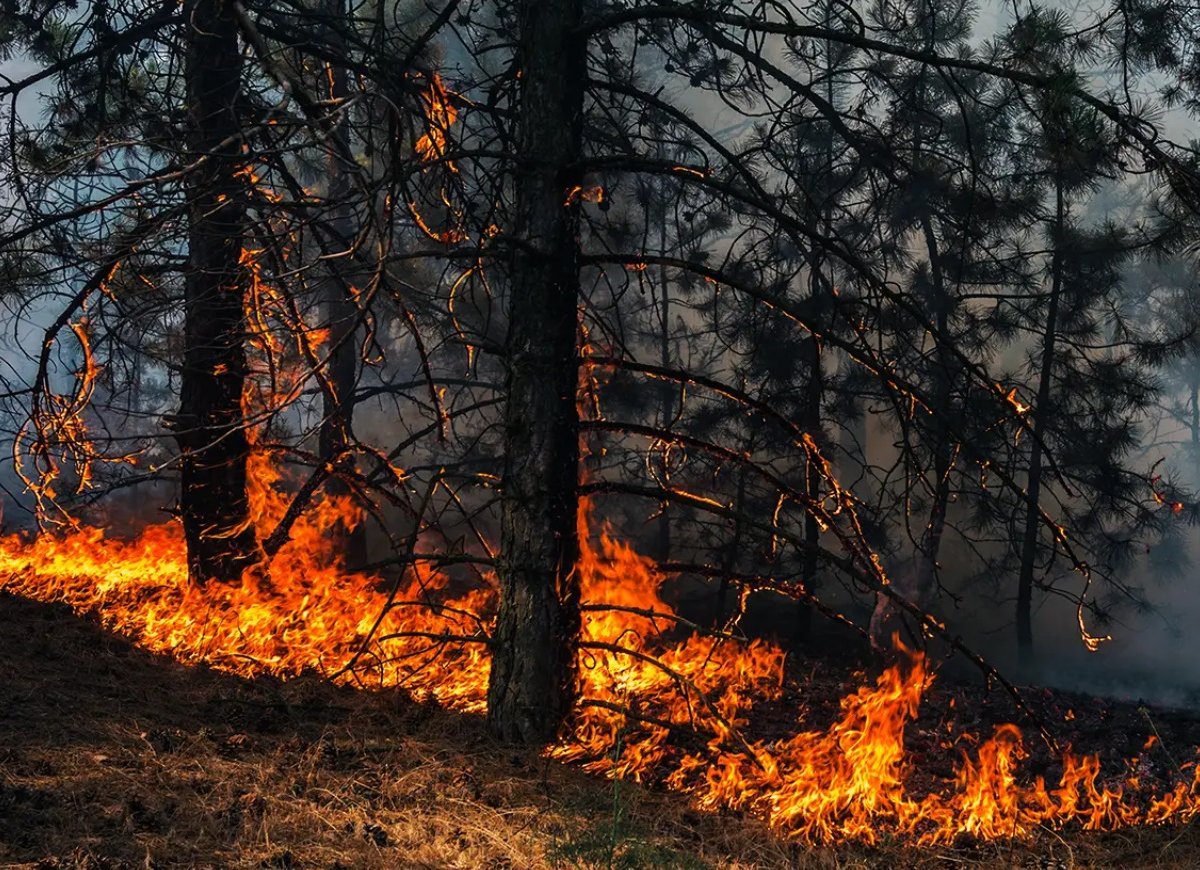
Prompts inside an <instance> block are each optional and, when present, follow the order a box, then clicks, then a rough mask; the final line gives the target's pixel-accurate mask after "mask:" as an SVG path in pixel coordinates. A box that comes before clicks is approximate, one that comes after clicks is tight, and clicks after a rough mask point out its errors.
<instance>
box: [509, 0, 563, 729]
mask: <svg viewBox="0 0 1200 870" xmlns="http://www.w3.org/2000/svg"><path fill="white" fill-rule="evenodd" d="M518 8H519V10H520V17H519V25H520V36H519V37H518V48H517V52H518V54H517V60H518V69H519V71H520V76H521V78H520V89H521V90H520V106H519V113H520V114H519V129H518V135H517V148H518V152H519V153H518V155H517V156H518V160H517V165H516V169H515V179H514V180H515V197H516V203H515V215H514V226H513V230H512V234H513V240H514V241H513V245H512V255H511V264H512V266H511V280H510V284H509V287H510V290H509V292H510V294H511V302H510V308H509V325H508V336H507V341H506V346H505V351H506V363H507V368H508V371H507V378H506V380H507V391H508V401H507V407H506V410H505V416H504V442H505V443H504V446H505V459H504V480H503V489H502V512H501V532H500V538H501V551H500V558H499V563H498V565H497V574H498V576H499V580H500V608H499V613H498V615H497V620H496V630H495V635H494V637H493V645H492V670H491V678H490V682H489V685H488V724H489V727H490V728H491V730H492V732H493V733H494V734H496V735H497V736H498V737H500V738H501V739H504V740H510V741H518V742H524V743H542V742H546V741H549V740H551V739H553V738H554V736H555V734H556V733H557V731H558V728H559V726H560V725H561V724H562V721H563V719H564V718H565V717H566V715H567V714H568V713H569V712H570V709H571V706H572V704H573V702H574V698H575V690H576V667H577V666H576V645H577V640H578V634H579V625H580V616H579V589H578V579H577V577H576V575H575V563H576V561H577V559H578V555H579V539H578V533H577V529H576V518H577V514H578V479H577V478H578V464H579V419H578V410H577V407H576V392H577V389H578V383H577V382H578V369H579V362H578V348H577V341H578V339H577V331H578V301H579V272H578V241H577V238H576V233H577V227H578V205H570V206H569V205H567V204H566V200H567V199H569V197H568V191H569V190H570V187H571V184H572V183H573V181H574V179H573V177H572V173H573V171H574V170H573V166H574V164H575V163H576V162H577V160H578V158H579V154H580V141H581V137H582V116H583V83H584V69H585V67H584V46H583V45H582V44H581V42H580V37H579V36H578V35H577V34H576V32H575V31H576V28H577V27H578V25H579V21H580V18H581V12H582V3H581V0H523V2H521V3H520V4H519V7H518Z"/></svg>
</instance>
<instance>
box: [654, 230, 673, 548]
mask: <svg viewBox="0 0 1200 870" xmlns="http://www.w3.org/2000/svg"><path fill="white" fill-rule="evenodd" d="M658 250H659V251H660V252H661V253H663V254H664V255H665V254H666V251H667V221H666V215H664V216H663V221H662V223H661V224H660V225H659V231H658ZM658 283H659V293H660V298H659V304H660V305H661V306H662V308H661V310H662V332H661V334H660V335H659V347H658V351H659V361H660V363H661V364H662V367H663V368H664V369H669V368H670V367H671V285H670V280H669V278H668V276H667V267H666V265H665V264H664V265H660V266H659V269H658ZM660 389H661V393H660V395H659V401H660V405H661V409H662V423H661V424H660V425H661V427H662V430H663V431H664V432H669V431H670V430H671V427H672V426H674V425H675V390H676V389H677V388H676V386H675V384H673V383H671V382H670V381H663V382H662V384H661V386H660ZM669 473H670V470H669V469H667V468H665V467H664V469H663V474H664V475H665V474H669ZM668 510H669V507H668V504H667V502H665V501H664V502H663V503H662V505H661V506H660V507H659V514H658V558H659V560H660V561H662V562H667V561H669V560H670V558H671V516H670V514H669V513H668V512H667V511H668Z"/></svg>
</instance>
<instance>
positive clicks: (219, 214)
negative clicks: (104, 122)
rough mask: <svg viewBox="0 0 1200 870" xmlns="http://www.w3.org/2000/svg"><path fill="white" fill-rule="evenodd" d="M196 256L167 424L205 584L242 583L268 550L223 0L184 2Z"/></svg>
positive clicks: (232, 41) (188, 532)
mask: <svg viewBox="0 0 1200 870" xmlns="http://www.w3.org/2000/svg"><path fill="white" fill-rule="evenodd" d="M183 19H184V24H183V31H184V40H185V42H186V44H187V60H186V66H185V76H186V80H187V98H188V138H187V149H188V158H189V160H190V161H197V160H201V159H202V160H203V162H202V163H200V165H199V166H198V167H197V168H196V169H195V170H194V171H193V172H192V173H191V174H190V175H189V177H188V182H187V188H186V193H187V198H188V245H189V262H188V270H187V276H186V278H185V282H184V351H183V368H182V372H181V384H180V402H179V413H178V414H176V415H175V416H174V417H172V418H169V419H168V420H166V421H165V422H166V423H167V424H168V425H169V426H170V427H171V428H172V429H173V430H174V431H175V437H176V440H177V441H178V442H179V447H180V450H181V452H182V454H183V456H182V461H181V464H180V480H181V489H180V513H181V514H182V518H183V530H184V535H185V537H186V539H187V550H188V574H189V576H190V577H191V579H192V580H193V581H194V582H200V583H202V582H205V581H208V580H218V581H223V582H236V581H237V580H238V579H239V578H240V577H241V574H242V570H243V569H244V568H245V567H246V566H247V565H249V564H251V563H252V562H254V561H255V560H256V558H257V552H258V547H257V542H256V540H255V533H254V527H253V526H252V525H251V523H250V517H249V503H248V499H247V495H246V457H247V453H248V452H249V445H248V442H247V438H246V432H245V429H244V425H243V424H244V420H243V417H242V387H243V384H244V382H245V379H246V353H245V347H244V341H245V332H246V330H245V315H244V312H243V301H244V296H245V293H246V286H247V276H246V272H245V269H244V267H243V266H242V264H241V255H242V237H243V233H244V230H245V220H246V192H245V185H244V184H242V182H241V179H239V178H238V174H237V173H238V170H239V169H240V167H241V164H242V161H243V157H242V138H241V135H240V133H239V131H240V129H241V125H240V123H239V121H238V114H237V108H236V103H237V101H238V99H239V96H238V92H239V89H240V85H241V73H242V54H241V49H240V48H239V46H238V37H237V25H236V23H235V21H234V19H233V17H232V16H231V15H230V14H229V11H228V9H227V4H225V3H224V2H222V0H189V2H187V3H186V4H185V6H184V16H183Z"/></svg>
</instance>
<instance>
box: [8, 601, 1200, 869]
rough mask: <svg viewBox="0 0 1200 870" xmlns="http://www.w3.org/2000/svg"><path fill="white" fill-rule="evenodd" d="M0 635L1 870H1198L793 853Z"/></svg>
mask: <svg viewBox="0 0 1200 870" xmlns="http://www.w3.org/2000/svg"><path fill="white" fill-rule="evenodd" d="M0 626H2V628H0V867H10V868H16V867H21V868H45V870H49V868H77V870H85V868H88V870H101V868H126V867H128V868H160V867H195V868H200V867H212V868H225V867H230V868H232V867H246V868H282V870H287V868H325V870H334V868H410V867H411V868H423V867H427V868H472V870H474V868H543V867H564V868H569V867H577V868H600V867H603V868H616V867H627V868H641V867H661V868H691V867H725V868H745V870H749V868H769V867H795V868H814V870H815V868H828V870H834V868H847V870H849V868H933V867H947V868H952V867H962V866H970V867H1056V866H1061V867H1069V868H1081V870H1082V868H1105V867H1122V868H1151V867H1158V868H1185V867H1186V868H1195V867H1200V829H1197V827H1196V826H1193V827H1192V828H1190V829H1184V830H1179V829H1175V830H1148V831H1147V830H1143V831H1131V832H1125V833H1120V834H1107V835H1094V836H1085V835H1082V834H1075V835H1073V836H1071V837H1070V838H1068V839H1062V838H1060V837H1058V836H1057V835H1054V834H1050V833H1047V834H1046V835H1045V836H1044V837H1043V838H1042V839H1040V840H1039V841H1037V842H1034V843H1012V844H992V845H988V846H985V847H980V848H976V849H966V848H964V849H961V850H937V851H921V850H914V849H908V848H904V847H901V846H899V845H893V846H886V845H885V846H881V847H878V848H873V849H867V848H863V847H844V848H839V849H800V848H798V847H796V846H793V845H789V844H785V843H782V842H780V841H779V840H777V839H776V838H774V837H773V836H771V835H770V834H769V832H767V831H765V830H764V829H763V828H762V826H761V825H759V824H758V823H756V822H755V821H754V820H751V819H745V818H742V817H739V816H716V815H709V814H704V813H698V812H695V811H693V810H691V809H689V807H688V805H687V801H686V799H685V798H683V797H680V796H678V795H670V794H663V793H659V792H656V791H653V790H647V789H643V788H640V787H637V786H634V785H631V784H613V783H608V782H603V781H599V780H596V779H592V778H590V777H587V776H586V775H584V774H582V773H581V772H580V771H578V770H574V769H571V768H567V767H564V766H562V765H558V764H553V763H549V762H547V761H545V760H543V759H541V758H539V757H537V756H536V755H531V754H526V753H516V752H513V751H512V750H508V749H505V748H503V747H501V746H498V745H497V744H495V743H493V742H492V741H490V740H489V739H488V738H487V737H486V735H485V734H484V732H483V729H482V727H481V723H480V722H478V721H477V720H474V719H470V718H466V717H462V716H454V715H450V714H447V713H444V712H442V711H439V710H436V709H433V708H431V707H427V706H422V705H416V704H413V703H411V702H409V701H407V700H406V699H404V698H403V697H402V696H400V695H398V694H388V695H379V694H365V693H359V692H354V691H351V690H347V689H339V688H336V687H333V686H330V685H328V684H326V683H324V682H322V681H321V680H319V679H317V678H315V677H314V678H312V679H303V680H297V681H293V682H289V683H280V682H275V681H270V680H256V681H246V680H240V679H237V678H234V677H230V676H227V675H223V674H218V673H214V672H209V671H204V670H199V669H189V668H184V667H181V666H179V665H177V664H175V663H173V662H171V661H169V660H167V659H164V658H161V657H155V656H151V655H149V654H147V653H144V652H142V651H140V650H137V649H134V648H132V647H131V646H130V645H129V644H128V643H126V642H125V641H123V640H121V639H119V638H115V637H113V636H111V635H109V634H107V633H106V632H103V631H102V630H100V629H99V628H98V627H97V626H96V625H95V624H94V623H92V622H90V621H88V620H84V619H80V618H77V617H75V616H73V615H71V614H70V613H69V612H67V611H66V610H65V609H64V608H61V607H57V606H48V605H42V604H35V603H32V602H28V601H24V600H21V599H16V598H13V597H11V596H7V595H0ZM1054 862H1059V863H1054Z"/></svg>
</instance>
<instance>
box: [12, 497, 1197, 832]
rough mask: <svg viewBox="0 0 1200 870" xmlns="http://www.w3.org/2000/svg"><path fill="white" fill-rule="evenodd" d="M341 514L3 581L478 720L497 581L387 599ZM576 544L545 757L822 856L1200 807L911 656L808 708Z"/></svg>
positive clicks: (754, 645) (1141, 769)
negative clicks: (556, 724) (363, 569)
mask: <svg viewBox="0 0 1200 870" xmlns="http://www.w3.org/2000/svg"><path fill="white" fill-rule="evenodd" d="M270 489H271V488H270V487H268V490H270ZM268 501H269V499H268ZM260 507H262V506H260ZM262 509H264V510H267V511H268V512H270V511H271V506H270V505H269V504H268V505H266V507H262ZM346 510H347V509H346V508H345V506H339V505H338V504H336V503H332V504H325V505H322V506H318V508H317V509H316V510H315V511H314V512H313V513H312V514H311V515H310V516H308V517H306V518H303V519H302V520H301V521H300V522H299V523H298V524H297V525H296V526H295V528H294V529H293V535H292V540H291V542H290V543H288V544H287V545H285V546H284V547H283V548H282V549H281V550H280V551H279V553H278V555H277V556H276V558H275V560H274V561H273V563H272V565H271V568H270V571H269V573H262V572H260V573H254V572H248V574H247V576H246V578H245V579H244V580H243V582H242V584H241V585H240V586H237V587H230V586H222V585H219V584H209V585H207V586H204V587H196V586H192V585H189V584H188V582H187V571H186V563H185V559H184V548H183V541H182V536H181V535H180V533H179V531H178V528H177V527H176V526H175V525H174V524H171V523H168V524H165V525H161V526H157V527H154V528H150V529H147V530H146V531H145V532H144V533H143V534H142V535H141V536H140V537H139V538H137V539H136V540H132V541H116V540H109V539H107V538H106V537H105V536H104V534H103V532H102V531H100V530H97V529H88V528H80V529H77V530H76V531H74V532H72V533H70V534H65V535H57V536H50V535H48V536H43V537H39V538H37V539H34V540H19V539H17V538H12V537H10V538H7V539H3V541H2V542H0V578H3V579H2V580H0V587H2V588H4V589H7V590H8V591H10V592H13V593H16V594H19V595H22V596H26V597H29V598H34V599H38V600H53V601H63V602H66V603H67V604H68V605H70V606H71V607H72V608H73V609H74V610H76V611H77V612H81V613H94V614H96V615H98V617H99V618H100V620H101V621H102V623H103V624H104V625H105V626H106V627H108V628H110V629H112V630H114V631H116V632H119V633H121V634H123V635H126V636H128V637H130V638H132V639H134V640H135V641H136V642H137V643H139V644H140V645H142V646H144V647H146V648H148V649H151V650H155V651H160V652H169V653H171V654H172V655H173V656H175V657H176V658H178V659H179V660H181V661H184V662H190V663H198V662H205V663H208V664H209V665H211V666H213V667H216V668H218V669H220V670H224V671H228V672H232V673H235V674H239V675H242V676H248V677H252V676H257V675H272V676H277V677H292V676H296V675H300V674H303V673H306V672H318V673H320V674H322V675H324V676H326V677H331V678H333V679H334V680H335V681H337V682H341V683H347V684H353V685H356V686H360V687H366V688H383V687H401V688H403V689H405V690H407V691H408V692H409V693H410V694H412V695H413V696H415V697H416V698H418V699H428V700H432V701H436V702H437V703H438V704H440V705H442V706H444V707H447V708H449V709H452V710H458V711H464V712H478V711H480V710H482V709H483V706H484V701H485V692H486V686H487V677H488V659H487V655H486V642H485V641H486V636H487V631H488V629H489V626H490V618H491V616H490V615H491V613H492V611H493V605H494V591H493V589H492V588H491V587H490V586H487V585H485V586H483V587H481V588H478V589H475V590H473V591H470V592H468V593H466V594H459V593H451V591H450V586H451V584H449V582H448V580H447V577H446V575H445V574H443V573H440V572H438V571H436V570H434V569H433V568H431V567H429V566H428V565H424V564H420V563H418V564H416V565H414V566H413V567H412V568H411V569H410V570H409V571H408V573H407V574H406V576H405V579H404V580H403V581H402V582H401V583H399V584H398V585H397V587H396V588H394V589H393V590H392V591H391V593H390V594H389V592H388V591H387V590H386V589H385V584H384V583H383V581H382V579H381V578H380V577H375V576H370V575H363V574H348V573H344V572H341V571H339V570H338V568H337V567H336V565H333V564H332V563H331V560H329V559H328V558H327V557H326V556H325V553H324V549H323V547H322V546H321V540H322V537H321V530H322V529H325V528H328V527H329V524H330V523H331V522H335V521H348V519H349V518H348V517H347V516H346ZM586 517H587V512H586V511H584V512H583V519H582V520H581V522H582V523H584V524H585V525H586V522H587V519H586ZM583 531H584V536H583V537H584V542H585V543H584V546H583V548H582V559H581V564H580V571H581V578H580V579H581V585H582V590H583V597H584V626H583V634H582V644H581V647H582V648H581V651H580V674H581V678H582V683H583V686H582V689H583V691H582V700H581V701H580V704H579V707H578V709H577V711H576V713H575V716H574V717H573V720H572V722H571V726H570V730H569V733H567V734H566V735H565V736H564V738H563V739H562V740H561V741H560V742H559V743H558V744H557V745H555V746H553V747H551V749H550V750H549V755H550V756H552V757H554V758H557V759H561V760H565V761H570V762H574V763H577V764H580V765H582V766H583V767H584V768H585V769H586V770H588V771H590V772H593V773H598V774H602V775H605V776H610V777H620V778H625V779H633V780H637V781H641V782H648V783H652V784H655V785H664V786H666V787H669V788H671V789H675V790H679V791H683V792H686V793H688V794H690V795H691V796H692V798H693V800H694V801H695V803H696V804H697V805H698V806H699V807H701V808H704V809H708V810H724V809H733V810H738V811H745V812H748V813H751V814H754V815H756V816H759V817H761V818H764V819H765V820H766V821H767V822H768V823H769V824H770V826H771V827H772V828H774V829H775V830H777V831H778V832H779V833H781V834H783V835H784V836H787V837H789V838H795V839H797V840H800V841H803V842H810V843H832V842H842V841H847V840H853V841H860V842H866V843H874V842H878V841H880V839H881V838H900V839H903V840H907V841H913V842H917V843H922V844H927V845H928V844H948V843H951V842H954V841H957V840H960V839H962V838H968V839H976V840H996V839H1010V838H1014V837H1027V836H1030V835H1031V834H1033V833H1034V832H1035V831H1036V830H1037V829H1038V828H1039V827H1049V828H1062V827H1066V826H1081V827H1084V828H1088V829H1115V828H1122V827H1127V826H1132V825H1158V824H1164V823H1177V822H1186V821H1189V820H1191V819H1192V818H1194V817H1195V816H1196V815H1197V814H1198V813H1200V774H1198V773H1197V772H1196V771H1197V768H1196V765H1195V764H1194V757H1193V750H1192V749H1191V748H1190V747H1187V748H1185V746H1181V745H1173V746H1171V747H1170V751H1169V752H1168V751H1167V750H1166V748H1164V746H1162V745H1161V743H1159V742H1158V741H1159V739H1160V738H1158V737H1157V736H1156V735H1155V734H1153V722H1152V720H1149V719H1147V720H1146V726H1147V727H1146V728H1144V729H1141V731H1142V732H1143V733H1146V734H1147V736H1148V737H1150V739H1149V740H1148V741H1147V742H1146V744H1145V746H1144V749H1143V750H1142V751H1138V752H1137V753H1136V756H1137V757H1135V758H1131V757H1121V758H1117V757H1105V759H1104V761H1105V764H1104V765H1102V764H1101V757H1100V756H1099V755H1097V754H1087V753H1081V752H1075V751H1071V750H1066V751H1064V752H1063V753H1061V754H1060V755H1057V756H1053V755H1051V754H1049V753H1048V751H1047V750H1046V748H1045V747H1044V746H1042V745H1041V743H1040V741H1039V740H1037V739H1033V740H1027V739H1026V738H1025V737H1024V736H1023V735H1022V733H1021V731H1020V730H1019V729H1018V728H1017V727H1016V726H1015V725H1010V724H1004V723H1001V724H998V725H992V724H991V722H990V721H984V720H977V721H971V715H972V714H970V713H966V714H960V713H959V711H958V710H954V709H952V707H953V706H954V701H953V697H954V696H953V695H951V694H946V693H937V692H936V691H933V693H932V694H931V691H932V690H931V685H933V683H934V680H933V676H932V674H931V672H930V668H929V666H928V663H927V662H926V661H925V659H924V658H923V657H921V656H919V655H915V654H914V655H909V656H907V657H905V660H904V661H903V662H901V663H899V664H897V665H895V666H893V667H890V668H888V669H886V670H884V671H883V672H882V673H880V674H879V675H878V676H877V677H876V678H875V679H873V680H872V679H869V678H866V677H860V681H861V683H862V684H861V686H860V688H858V689H857V690H854V691H851V692H849V693H848V694H844V695H843V696H842V697H841V698H840V699H839V700H838V701H837V703H836V705H834V704H832V703H829V699H826V704H825V708H826V709H825V713H824V715H823V716H821V715H816V716H810V715H809V714H810V713H811V712H812V711H813V710H815V709H816V708H818V707H820V704H816V705H814V704H813V703H812V700H813V699H810V698H805V697H803V695H801V696H799V697H798V696H797V694H796V693H797V691H798V689H797V687H796V685H795V684H794V683H789V681H788V680H786V679H785V655H784V652H783V651H782V650H781V649H780V648H779V647H777V646H774V645H772V644H770V643H767V642H765V641H761V640H752V641H744V640H740V639H736V638H732V637H727V636H721V635H714V634H709V633H705V632H701V631H699V630H696V628H695V627H694V626H690V625H689V624H687V623H686V622H685V621H683V620H682V619H681V618H680V617H678V616H677V615H676V614H675V613H674V611H673V610H672V609H671V608H670V606H668V605H667V604H666V603H665V602H664V601H663V600H662V599H661V598H660V597H659V595H658V589H659V587H660V585H661V583H662V581H663V579H664V578H663V577H662V576H661V575H660V574H659V572H658V571H657V570H656V569H655V567H654V566H653V564H652V563H650V562H649V561H648V560H646V559H645V558H643V557H641V556H640V555H638V554H637V553H636V552H634V551H633V550H632V549H631V548H630V547H628V546H627V545H625V544H623V543H621V542H620V541H618V540H616V539H615V538H614V537H613V536H612V534H611V533H610V532H609V531H608V530H606V529H605V530H601V531H600V532H599V533H598V534H590V535H589V534H587V529H586V528H585V529H583ZM834 706H836V710H834V709H832V708H833V707H834ZM961 706H963V707H966V706H972V705H967V704H964V705H961ZM1075 715H1078V717H1079V718H1080V720H1083V719H1085V718H1086V717H1087V716H1088V715H1089V714H1088V712H1087V711H1086V710H1083V709H1080V710H1079V711H1078V714H1075V713H1074V711H1072V716H1075ZM1064 716H1065V714H1064ZM822 718H823V719H825V720H827V721H826V722H824V723H822V726H823V727H816V726H815V725H814V724H813V720H815V719H822ZM991 721H994V720H991ZM1156 743H1157V744H1158V745H1156ZM1109 756H1112V753H1111V752H1110V753H1109ZM1168 762H1169V763H1168Z"/></svg>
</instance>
